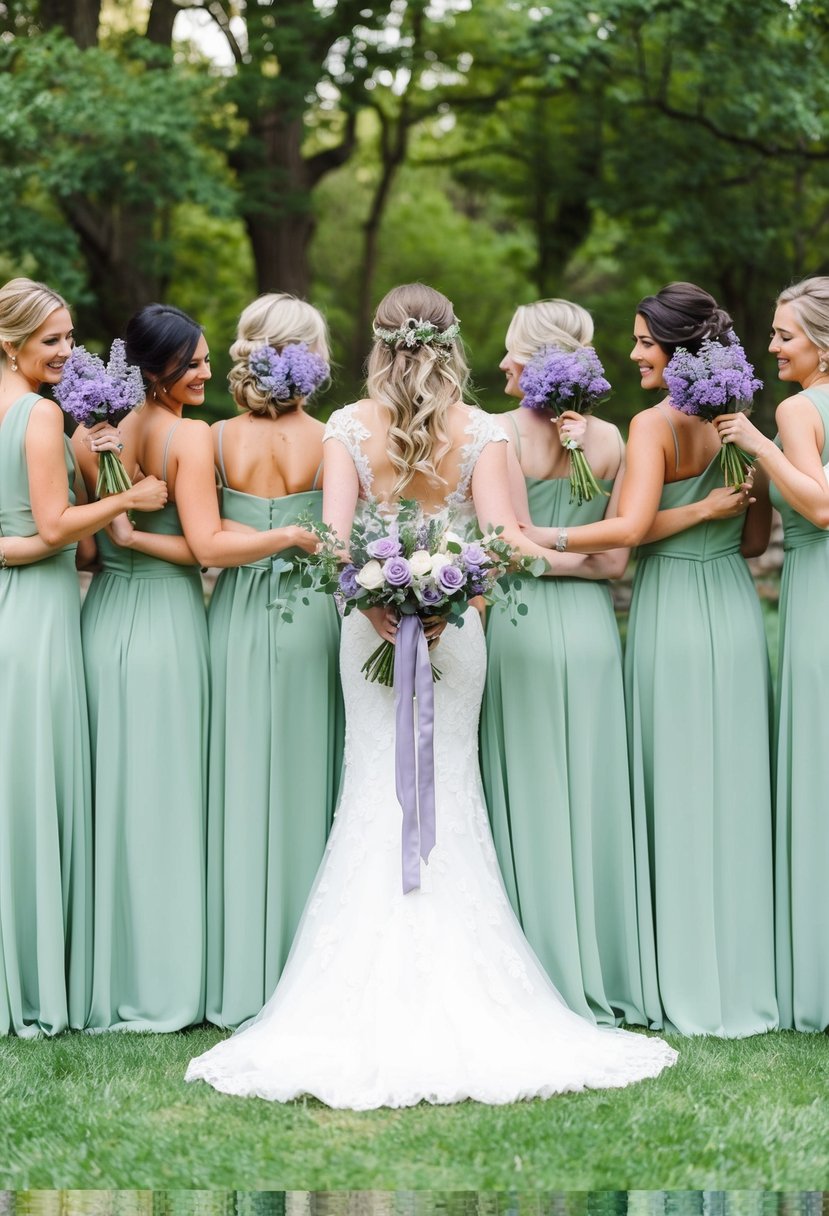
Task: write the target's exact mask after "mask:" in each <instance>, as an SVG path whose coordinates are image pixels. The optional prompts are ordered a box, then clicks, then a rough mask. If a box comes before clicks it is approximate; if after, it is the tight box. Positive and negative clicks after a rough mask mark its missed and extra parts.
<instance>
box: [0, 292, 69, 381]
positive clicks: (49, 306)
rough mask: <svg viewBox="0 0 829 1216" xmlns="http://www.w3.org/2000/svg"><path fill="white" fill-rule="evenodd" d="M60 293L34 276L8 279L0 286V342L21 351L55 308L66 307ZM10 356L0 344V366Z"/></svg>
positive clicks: (2, 365)
mask: <svg viewBox="0 0 829 1216" xmlns="http://www.w3.org/2000/svg"><path fill="white" fill-rule="evenodd" d="M68 307H69V305H68V304H67V303H66V301H65V300H64V298H63V297H62V296H59V295H58V293H57V292H56V291H52V289H51V287H47V286H46V284H45V283H36V282H35V281H34V280H33V279H10V280H9V282H8V283H6V284H5V285H4V286H3V287H0V343H3V342H8V343H9V344H10V345H11V346H14V347H16V348H17V350H20V348H21V347H22V346H24V345H25V344H26V342H28V340H29V338H31V336H32V334H33V333H35V332H36V331H37V330H38V329H40V327H41V325H42V324H43V322H44V321H45V320H46V318H47V317H48V316H49V314H50V313H53V312H54V311H55V310H56V309H58V308H68ZM9 358H10V356H9V355H8V354H7V353H6V351H5V350H4V349H3V347H2V345H0V368H2V367H4V366H5V364H6V363H7V362H8V360H9Z"/></svg>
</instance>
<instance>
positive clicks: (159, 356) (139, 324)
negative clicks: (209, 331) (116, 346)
mask: <svg viewBox="0 0 829 1216" xmlns="http://www.w3.org/2000/svg"><path fill="white" fill-rule="evenodd" d="M201 336H202V327H201V326H200V325H199V323H198V322H197V321H194V320H193V318H192V317H188V315H187V313H186V312H182V311H181V309H180V308H174V307H173V305H172V304H147V305H145V307H144V308H141V309H139V310H138V312H137V313H135V314H134V315H133V316H131V317H130V319H129V321H127V327H126V329H125V330H124V345H125V347H126V355H127V361H128V362H129V363H132V364H134V365H135V366H136V367H138V368H140V369H141V375H142V376H143V377H144V383H145V384H146V385H148V386H150V385H153V384H161V382H162V381H163V382H164V384H165V385H169V384H175V382H176V380H178V379H179V377H181V376H183V375H184V373H185V371H186V370H187V367H188V365H189V363H190V360H191V359H192V358H193V351H194V350H195V349H196V347H197V346H198V344H199V339H200V338H201Z"/></svg>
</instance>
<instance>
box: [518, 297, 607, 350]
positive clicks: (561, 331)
mask: <svg viewBox="0 0 829 1216" xmlns="http://www.w3.org/2000/svg"><path fill="white" fill-rule="evenodd" d="M592 340H593V318H592V317H591V316H590V313H589V312H588V311H587V309H586V308H582V306H581V305H580V304H573V303H572V302H571V301H570V300H536V301H535V302H534V303H532V304H520V305H519V306H518V308H516V310H515V313H514V314H513V318H512V320H511V321H510V323H509V329H508V330H507V336H506V341H505V345H506V348H507V353H508V354H509V355H510V357H511V358H513V359H515V361H516V363H522V364H526V363H529V361H530V359H532V358H533V356H534V355H537V354H538V352H539V351H540V350H541V349H542V348H543V347H545V346H557V347H560V349H561V350H568V351H572V350H578V348H579V347H580V346H587V345H588V344H589V343H590V342H591V341H592Z"/></svg>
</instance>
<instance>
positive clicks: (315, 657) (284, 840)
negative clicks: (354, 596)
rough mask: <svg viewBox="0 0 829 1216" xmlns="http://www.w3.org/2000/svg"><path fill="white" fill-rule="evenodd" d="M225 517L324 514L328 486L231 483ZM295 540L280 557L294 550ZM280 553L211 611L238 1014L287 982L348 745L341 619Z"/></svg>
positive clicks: (221, 977)
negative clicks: (266, 493) (275, 487)
mask: <svg viewBox="0 0 829 1216" xmlns="http://www.w3.org/2000/svg"><path fill="white" fill-rule="evenodd" d="M221 493H222V515H223V517H224V518H226V519H232V520H235V521H236V522H238V523H243V524H247V525H248V526H249V527H252V528H256V529H257V530H258V531H265V530H267V529H270V528H281V527H285V526H287V525H289V524H293V523H295V522H296V521H297V518H298V517H299V516H301V515H303V514H308V515H310V516H312V517H313V518H314V519H319V518H320V517H321V515H320V513H321V508H322V492H321V491H319V490H310V491H307V492H305V493H301V494H287V495H285V496H284V497H282V498H259V497H256V496H255V495H252V494H243V493H241V492H240V491H237V490H232V489H228V488H223V489H222V492H221ZM291 556H292V551H291V550H287V551H285V552H283V553H282V554H280V555H279V557H280V558H281V559H282V560H283V561H285V560H290V558H291ZM297 578H298V576H297V575H296V574H295V573H294V572H292V571H285V572H284V573H278V572H277V570H275V569H274V563H273V562H272V561H271V559H270V558H269V557H268V558H263V559H262V560H261V561H257V562H251V563H249V564H248V565H245V566H240V567H238V568H235V569H228V570H223V571H222V573H221V574H220V575H219V578H218V580H217V582H216V589H215V591H214V592H213V597H212V599H211V602H210V610H209V614H208V620H209V631H210V671H211V685H212V694H213V709H212V714H211V724H210V800H209V813H208V850H207V860H208V866H207V874H208V878H207V944H208V953H207V959H208V965H207V1018H208V1020H209V1021H211V1022H215V1023H216V1024H217V1025H219V1026H238V1025H239V1023H240V1022H243V1021H245V1020H246V1019H247V1018H250V1017H253V1015H254V1014H256V1013H258V1012H259V1010H260V1009H261V1008H262V1006H263V1005H264V1003H265V1001H266V1000H267V999H268V997H269V996H270V995H271V993H272V992H273V990H274V988H275V987H276V983H277V980H278V979H279V977H280V975H281V973H282V968H283V966H284V964H285V960H286V958H287V957H288V952H289V950H290V948H291V943H292V942H293V939H294V934H295V932H296V927H297V924H298V923H299V918H300V916H301V914H302V910H303V908H304V907H305V902H306V899H307V897H308V892H309V891H310V889H311V884H312V882H313V880H314V875H315V874H316V872H317V868H318V866H319V863H320V860H321V858H322V854H323V851H324V849H325V842H326V840H327V838H328V832H329V829H330V826H331V820H332V817H333V813H334V806H335V802H336V797H337V791H338V788H339V778H340V768H341V764H342V750H343V722H344V718H343V707H342V693H341V690H340V680H339V668H338V656H339V619H338V617H337V611H336V608H335V606H334V603H333V600H332V599H331V597H330V596H327V595H321V594H319V593H316V592H311V593H309V603H308V604H307V605H305V604H303V603H302V599H301V595H300V596H298V597H297V599H296V601H295V604H294V615H293V620H292V621H290V622H287V621H282V620H281V619H280V618H279V616H278V614H277V613H275V612H272V611H269V610H268V604H269V603H271V602H272V601H273V600H274V599H276V598H277V597H279V596H282V595H284V594H286V593H287V592H288V591H289V589H290V588H291V587H295V586H296V582H297Z"/></svg>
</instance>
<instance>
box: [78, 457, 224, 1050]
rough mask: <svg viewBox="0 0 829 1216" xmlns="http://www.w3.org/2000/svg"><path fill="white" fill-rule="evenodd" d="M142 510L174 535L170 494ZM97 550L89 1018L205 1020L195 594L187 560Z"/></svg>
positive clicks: (201, 662) (202, 772)
mask: <svg viewBox="0 0 829 1216" xmlns="http://www.w3.org/2000/svg"><path fill="white" fill-rule="evenodd" d="M165 464H166V460H165ZM164 471H165V472H166V470H164ZM139 519H140V524H139V526H140V528H141V529H142V530H143V531H146V532H156V533H160V534H163V535H175V536H178V535H180V534H181V525H180V523H179V518H178V512H177V510H176V508H175V505H174V504H171V503H168V505H167V506H166V507H163V508H162V509H161V510H160V511H154V512H152V513H149V512H148V513H146V514H142V515H141V516H140V517H139ZM98 547H99V553H100V557H101V560H102V563H103V569H102V571H101V573H99V574H96V575H95V577H94V578H93V580H92V583H91V585H90V588H89V591H88V593H87V596H86V600H85V602H84V606H83V613H82V628H83V643H84V660H85V664H86V685H87V695H88V698H89V716H90V726H91V735H92V758H93V771H94V802H93V805H94V814H95V965H94V976H93V996H92V1013H91V1017H90V1026H92V1027H93V1028H97V1029H101V1030H105V1029H108V1028H112V1029H124V1030H152V1031H173V1030H180V1029H182V1028H183V1027H185V1026H190V1025H192V1024H193V1023H195V1022H201V1021H202V1020H203V1017H204V982H205V814H206V806H207V740H208V666H207V621H206V614H205V607H204V595H203V592H202V585H201V578H200V576H199V571H198V568H197V567H196V566H179V565H174V564H173V563H171V562H165V561H160V560H159V559H158V558H154V557H149V556H147V555H145V554H142V553H137V552H134V551H131V550H128V549H121V548H119V547H118V546H117V545H114V544H113V543H112V542H111V541H110V540H109V539H108V537H107V535H106V533H101V534H99V536H98Z"/></svg>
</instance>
